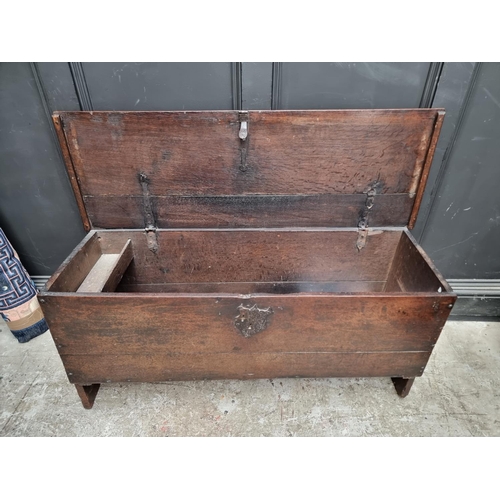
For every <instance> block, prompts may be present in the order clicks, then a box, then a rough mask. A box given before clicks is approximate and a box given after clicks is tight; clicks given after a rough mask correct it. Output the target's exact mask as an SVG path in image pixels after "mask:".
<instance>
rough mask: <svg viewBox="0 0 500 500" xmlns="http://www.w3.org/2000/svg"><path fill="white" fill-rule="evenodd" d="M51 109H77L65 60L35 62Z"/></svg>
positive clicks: (69, 72)
mask: <svg viewBox="0 0 500 500" xmlns="http://www.w3.org/2000/svg"><path fill="white" fill-rule="evenodd" d="M36 66H37V68H38V72H39V74H40V79H41V81H42V85H43V87H44V90H45V95H46V96H47V103H48V105H49V108H50V110H51V112H52V111H79V110H80V104H79V103H78V97H77V95H76V91H75V86H74V83H73V78H72V76H71V71H70V69H69V64H68V63H67V62H58V63H50V62H49V63H36Z"/></svg>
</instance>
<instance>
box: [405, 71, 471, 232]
mask: <svg viewBox="0 0 500 500" xmlns="http://www.w3.org/2000/svg"><path fill="white" fill-rule="evenodd" d="M474 68H475V63H471V62H464V63H460V62H459V63H446V64H445V65H444V67H443V70H442V73H441V76H440V78H439V84H438V87H437V90H436V93H435V96H434V99H433V101H432V105H433V106H434V107H436V108H444V109H445V110H446V116H445V119H444V123H443V128H442V129H441V135H440V136H439V141H438V144H437V147H436V151H435V153H434V160H433V162H432V167H431V170H430V172H429V178H428V180H427V188H426V190H425V192H424V197H423V198H422V204H421V206H420V210H419V214H418V219H417V223H416V224H415V228H414V229H413V234H414V235H415V236H416V237H417V238H418V239H419V240H420V239H421V236H422V233H423V232H424V230H425V227H426V225H427V223H428V217H429V213H430V211H431V208H432V203H433V200H434V199H435V196H437V194H438V189H439V186H440V185H441V183H442V180H443V175H444V173H445V171H446V166H447V164H448V160H449V155H450V153H451V150H452V145H453V142H454V140H455V138H456V133H457V132H458V128H457V127H459V126H460V123H459V122H460V120H461V119H462V117H463V116H462V115H463V110H464V109H465V106H466V105H467V103H466V102H465V100H466V99H467V97H468V94H469V88H470V84H471V79H472V77H473V75H474Z"/></svg>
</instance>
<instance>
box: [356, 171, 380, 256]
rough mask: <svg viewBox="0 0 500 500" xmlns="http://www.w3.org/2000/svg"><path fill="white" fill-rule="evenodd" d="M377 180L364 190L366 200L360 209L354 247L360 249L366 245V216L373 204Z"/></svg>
mask: <svg viewBox="0 0 500 500" xmlns="http://www.w3.org/2000/svg"><path fill="white" fill-rule="evenodd" d="M378 185H379V182H378V181H375V182H374V183H373V184H372V187H371V188H370V189H369V190H368V191H367V192H366V200H365V205H364V206H363V209H362V210H361V213H360V217H359V222H358V239H357V241H356V248H357V249H358V251H360V250H361V249H362V248H364V247H365V245H366V238H367V237H368V216H369V215H370V210H371V209H372V208H373V205H374V204H375V195H376V194H377V187H378Z"/></svg>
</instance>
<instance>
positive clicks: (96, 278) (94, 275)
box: [77, 253, 120, 293]
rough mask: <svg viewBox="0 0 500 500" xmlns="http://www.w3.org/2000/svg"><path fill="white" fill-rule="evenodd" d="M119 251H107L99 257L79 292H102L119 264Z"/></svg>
mask: <svg viewBox="0 0 500 500" xmlns="http://www.w3.org/2000/svg"><path fill="white" fill-rule="evenodd" d="M119 256H120V255H119V254H117V253H105V254H103V255H101V256H100V257H99V260H98V261H97V262H96V263H95V265H94V267H93V268H92V269H91V270H90V273H89V274H88V275H87V277H86V278H85V280H84V281H83V283H82V284H81V285H80V287H79V288H78V290H77V292H96V293H97V292H101V291H102V289H103V287H104V284H105V283H106V281H107V279H108V277H109V275H110V274H111V272H112V270H113V269H114V267H115V266H116V264H118V257H119Z"/></svg>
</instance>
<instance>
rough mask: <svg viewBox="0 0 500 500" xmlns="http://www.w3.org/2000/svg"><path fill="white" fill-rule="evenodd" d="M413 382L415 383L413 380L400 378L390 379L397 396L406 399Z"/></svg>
mask: <svg viewBox="0 0 500 500" xmlns="http://www.w3.org/2000/svg"><path fill="white" fill-rule="evenodd" d="M414 381H415V379H414V378H401V377H393V378H392V383H393V384H394V387H395V388H396V392H397V393H398V396H401V397H402V398H406V396H408V394H409V393H410V389H411V386H412V385H413V382H414Z"/></svg>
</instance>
